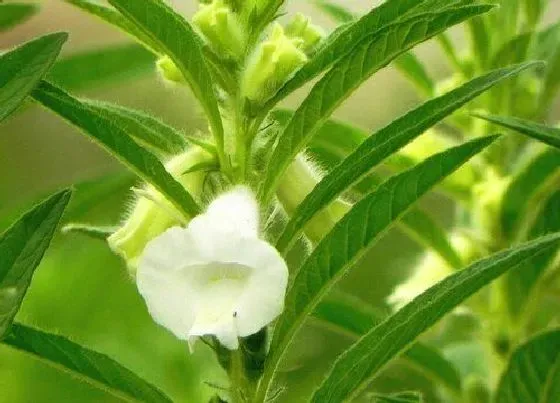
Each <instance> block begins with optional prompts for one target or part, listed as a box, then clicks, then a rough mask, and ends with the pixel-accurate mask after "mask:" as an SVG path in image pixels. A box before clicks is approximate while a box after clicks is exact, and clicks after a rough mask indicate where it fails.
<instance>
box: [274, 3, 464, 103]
mask: <svg viewBox="0 0 560 403" xmlns="http://www.w3.org/2000/svg"><path fill="white" fill-rule="evenodd" d="M462 2H463V0H392V1H389V2H384V3H383V4H381V5H379V6H378V7H375V8H373V9H372V10H371V11H370V12H369V13H367V14H365V15H364V16H362V17H361V18H360V19H359V20H357V21H356V22H354V23H353V24H349V25H346V26H343V27H342V28H341V29H339V30H336V31H334V32H333V33H332V34H331V35H330V36H329V37H328V38H327V39H326V40H325V41H324V44H323V45H322V46H321V47H320V48H319V49H318V50H317V52H316V53H315V55H314V56H313V58H312V59H311V60H310V61H309V62H308V63H307V64H305V65H304V66H303V67H302V68H301V69H300V70H299V71H298V72H297V73H296V74H295V75H294V77H292V79H290V81H288V82H287V83H286V84H285V85H284V86H283V87H282V88H281V89H280V91H278V93H277V94H276V95H275V96H274V97H272V99H270V100H269V101H268V102H267V109H271V108H272V107H273V106H274V105H276V104H277V103H278V102H280V101H281V100H282V99H284V98H286V97H287V96H288V95H290V94H291V93H292V92H293V91H295V90H297V89H299V88H301V87H302V86H303V85H304V84H305V83H307V82H309V81H311V80H312V79H314V78H315V77H317V76H318V75H319V74H321V73H322V72H323V71H325V70H327V69H328V68H330V67H331V66H332V65H333V64H334V63H335V62H336V61H338V60H343V59H345V58H348V57H349V54H350V53H351V51H353V49H354V48H355V47H356V46H359V44H360V43H361V41H362V40H364V39H367V38H372V37H375V36H377V35H379V33H380V31H381V30H383V29H387V28H388V27H389V26H391V25H393V24H396V23H398V22H399V21H402V20H403V19H404V18H408V17H410V16H411V15H414V14H418V13H423V12H427V11H431V10H439V11H443V10H444V9H446V8H448V7H453V6H456V5H457V4H461V3H462ZM464 2H465V3H467V0H464Z"/></svg>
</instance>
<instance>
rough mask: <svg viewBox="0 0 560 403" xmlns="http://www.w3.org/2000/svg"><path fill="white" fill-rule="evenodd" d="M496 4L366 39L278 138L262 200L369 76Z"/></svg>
mask: <svg viewBox="0 0 560 403" xmlns="http://www.w3.org/2000/svg"><path fill="white" fill-rule="evenodd" d="M491 8H492V6H488V5H480V6H467V7H461V8H458V9H451V10H449V11H443V12H440V13H425V14H420V15H417V16H413V17H410V18H408V19H406V20H404V21H401V22H397V23H395V24H391V25H389V26H387V27H385V28H384V29H382V30H381V31H379V32H377V33H376V34H375V35H370V36H368V37H366V38H364V39H363V40H362V41H361V42H360V43H359V44H358V45H356V46H355V47H354V50H353V51H352V52H351V53H350V54H348V55H347V56H346V57H345V58H344V59H342V60H341V61H340V62H339V63H337V64H336V65H335V66H334V67H333V68H332V69H331V70H330V71H329V72H328V73H327V74H326V75H325V76H324V77H323V78H322V79H321V80H320V81H319V82H318V83H317V84H316V85H315V86H314V87H313V89H312V90H311V92H310V94H309V95H308V96H307V98H306V99H305V100H304V101H303V103H302V104H301V106H300V107H299V108H298V109H297V110H296V112H295V114H294V116H293V117H292V119H291V120H290V122H289V123H288V125H287V126H286V128H285V129H284V130H283V132H282V133H281V134H280V135H279V136H278V141H277V144H276V147H275V149H274V151H273V153H272V157H271V159H270V161H269V163H268V168H267V171H266V176H265V178H264V180H263V182H262V184H261V187H260V189H259V198H260V200H261V201H262V202H263V204H266V203H268V201H269V200H270V198H271V197H272V195H273V193H274V188H275V187H276V184H277V182H278V181H279V179H280V178H281V176H282V175H283V174H284V171H285V169H286V168H287V166H288V164H289V163H290V161H291V160H292V159H293V158H294V157H295V155H297V154H298V153H299V152H300V151H301V150H302V149H303V147H305V145H306V144H307V142H309V140H310V139H311V138H312V137H313V135H314V134H315V132H316V131H317V130H318V128H319V127H320V126H321V125H322V124H324V123H325V121H326V120H327V119H328V118H329V116H330V115H331V114H332V112H333V111H334V110H335V109H336V108H337V107H338V106H339V105H340V104H341V103H342V102H343V101H344V100H345V99H346V98H348V97H349V96H350V95H351V93H352V92H353V91H354V90H355V89H356V88H358V87H359V86H360V85H361V84H362V83H363V82H364V81H365V80H366V79H367V78H368V77H369V76H371V75H372V74H373V73H375V72H376V71H378V70H379V69H381V68H382V67H384V66H386V65H387V64H388V63H390V62H391V60H393V59H394V58H396V57H397V56H399V55H400V54H402V53H404V52H406V51H407V50H409V49H410V48H412V47H413V46H414V45H416V44H418V43H421V42H423V41H425V40H427V39H429V38H430V37H432V36H434V35H437V34H438V33H439V32H442V31H443V30H445V29H446V28H448V27H450V26H452V25H455V24H457V23H459V22H461V21H464V20H465V19H467V18H469V17H472V16H474V15H478V14H481V13H484V12H486V11H488V10H490V9H491ZM403 31H404V32H403ZM411 33H413V34H412V35H411ZM356 66H358V67H356Z"/></svg>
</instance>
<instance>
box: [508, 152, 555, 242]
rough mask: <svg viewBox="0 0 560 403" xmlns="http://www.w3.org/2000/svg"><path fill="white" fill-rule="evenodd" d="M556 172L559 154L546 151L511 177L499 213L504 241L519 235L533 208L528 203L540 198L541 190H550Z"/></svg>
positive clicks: (531, 204) (532, 204) (532, 205)
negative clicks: (522, 224)
mask: <svg viewBox="0 0 560 403" xmlns="http://www.w3.org/2000/svg"><path fill="white" fill-rule="evenodd" d="M559 172H560V151H558V150H556V149H546V150H544V151H543V152H541V153H539V154H537V155H535V156H534V157H533V158H532V159H531V160H530V161H529V162H528V163H527V164H526V165H525V166H524V167H523V169H522V170H521V171H520V172H519V173H517V174H516V175H515V176H514V177H513V179H512V181H511V183H510V185H509V186H508V188H507V190H506V193H505V195H504V197H503V201H502V208H501V214H500V221H501V224H502V234H503V236H504V237H505V238H506V239H510V240H513V238H514V236H516V234H517V233H518V232H519V231H518V230H519V229H520V225H521V221H522V219H523V218H525V217H527V215H528V214H530V213H531V210H532V209H535V206H534V203H531V202H532V201H534V199H535V198H540V195H541V194H542V193H543V189H546V188H547V187H549V183H550V182H551V181H554V177H555V176H556V175H558V173H559ZM537 210H538V209H537Z"/></svg>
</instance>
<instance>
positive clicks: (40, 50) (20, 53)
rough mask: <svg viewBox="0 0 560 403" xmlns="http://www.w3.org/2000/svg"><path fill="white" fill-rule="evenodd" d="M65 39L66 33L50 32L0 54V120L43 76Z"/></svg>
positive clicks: (17, 104) (22, 99)
mask: <svg viewBox="0 0 560 403" xmlns="http://www.w3.org/2000/svg"><path fill="white" fill-rule="evenodd" d="M66 39H68V34H66V33H55V34H49V35H45V36H42V37H40V38H37V39H34V40H32V41H30V42H27V43H24V44H23V45H21V46H18V47H17V48H15V49H13V50H11V51H8V52H6V53H4V54H2V55H0V122H1V121H2V120H4V119H5V118H6V116H8V115H9V114H10V113H12V112H13V111H14V110H16V108H17V107H18V106H19V105H20V104H21V103H22V102H23V101H24V99H25V98H26V97H27V95H28V94H29V93H30V92H31V91H32V90H33V88H34V87H35V86H36V85H37V84H38V83H39V81H40V80H41V78H43V76H44V75H45V73H46V72H47V71H48V70H49V68H50V67H51V66H52V65H53V63H54V61H55V60H56V58H57V56H58V54H59V53H60V50H61V48H62V44H63V43H64V42H66Z"/></svg>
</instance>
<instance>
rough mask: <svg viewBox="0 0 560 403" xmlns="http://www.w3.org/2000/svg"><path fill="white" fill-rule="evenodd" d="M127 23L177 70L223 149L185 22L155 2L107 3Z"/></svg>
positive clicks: (212, 100) (205, 75)
mask: <svg viewBox="0 0 560 403" xmlns="http://www.w3.org/2000/svg"><path fill="white" fill-rule="evenodd" d="M109 3H110V4H111V5H113V6H114V7H115V8H116V9H117V10H119V11H120V12H121V13H122V14H123V15H124V16H125V17H126V18H127V19H128V20H130V21H132V22H133V23H134V25H135V26H136V27H137V28H138V29H139V30H140V31H142V33H143V34H144V35H146V36H148V37H149V38H150V39H151V40H152V41H153V42H155V43H156V44H157V47H158V49H161V50H162V51H163V52H164V54H165V55H167V56H169V57H170V58H171V60H172V61H173V63H175V65H176V66H177V68H178V69H179V70H180V71H181V73H182V74H183V76H184V77H185V79H186V80H187V82H188V83H189V85H190V87H191V90H192V91H193V93H194V95H195V96H196V98H197V99H198V100H199V101H200V103H201V104H202V107H203V109H204V111H205V112H206V116H207V118H208V121H209V123H210V127H211V128H212V134H213V135H214V138H215V140H216V144H217V146H218V150H221V149H223V146H224V128H223V126H222V118H221V115H220V111H219V109H218V102H217V100H216V94H215V92H214V86H213V84H212V76H211V75H210V72H209V70H208V66H207V65H206V62H205V60H204V57H203V55H202V51H201V49H200V46H199V38H198V36H197V35H196V33H195V32H194V31H193V29H192V28H191V26H190V25H189V23H188V22H187V21H186V20H185V19H184V18H183V17H182V16H181V15H179V14H177V13H176V12H175V11H173V9H171V8H170V7H169V6H167V5H166V4H165V3H164V2H162V1H159V0H144V1H141V2H139V1H137V0H109Z"/></svg>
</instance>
